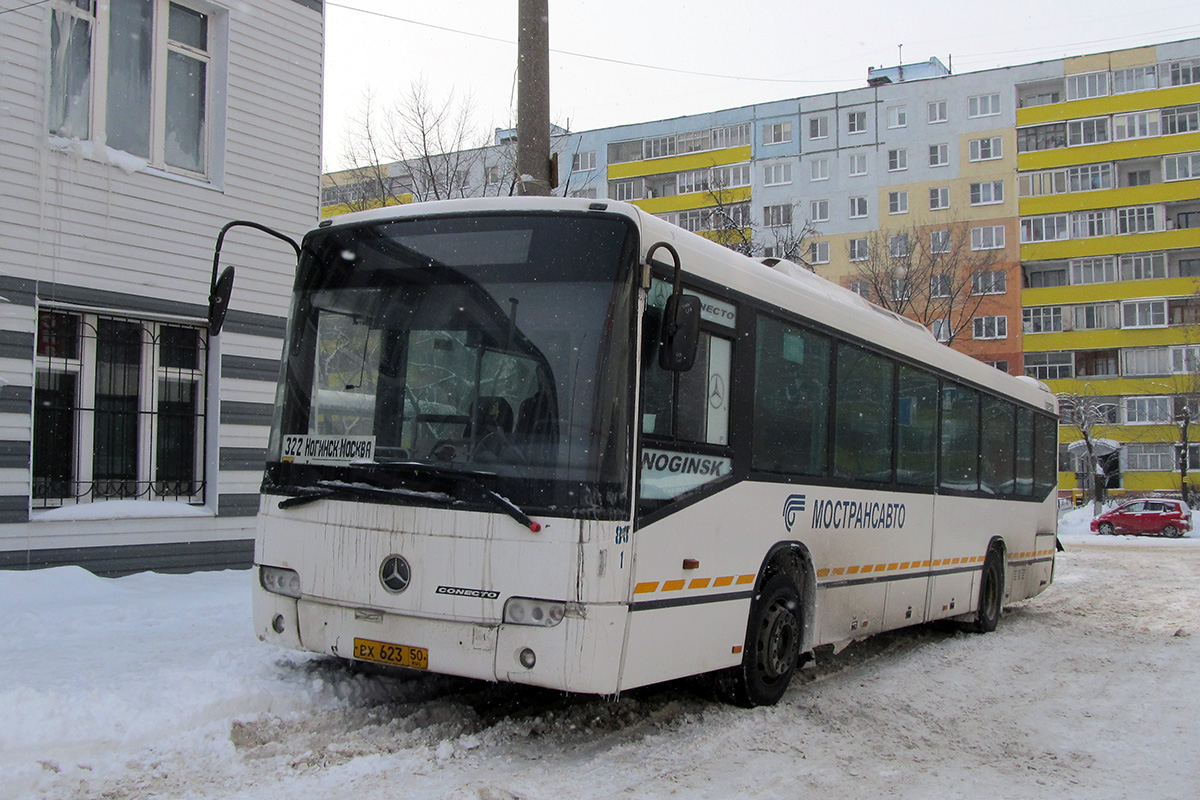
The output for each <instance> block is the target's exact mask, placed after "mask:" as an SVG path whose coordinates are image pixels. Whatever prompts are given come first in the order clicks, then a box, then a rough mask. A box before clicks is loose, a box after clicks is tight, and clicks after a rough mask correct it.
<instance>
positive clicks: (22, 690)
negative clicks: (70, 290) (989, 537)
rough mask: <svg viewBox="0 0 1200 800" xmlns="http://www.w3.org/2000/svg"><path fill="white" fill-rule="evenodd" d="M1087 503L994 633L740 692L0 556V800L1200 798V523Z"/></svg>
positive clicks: (196, 581) (942, 637)
mask: <svg viewBox="0 0 1200 800" xmlns="http://www.w3.org/2000/svg"><path fill="white" fill-rule="evenodd" d="M1080 516H1081V515H1080V514H1079V513H1078V512H1075V513H1073V514H1072V515H1069V516H1068V517H1067V518H1065V519H1064V524H1063V528H1062V530H1063V534H1062V538H1063V540H1064V544H1065V545H1066V547H1067V550H1066V552H1065V553H1061V554H1059V560H1058V566H1057V578H1056V582H1055V583H1054V585H1052V586H1051V587H1050V588H1049V590H1047V591H1046V592H1045V593H1044V594H1043V595H1041V596H1040V597H1037V598H1035V599H1033V600H1031V601H1028V602H1024V603H1019V604H1016V605H1013V606H1010V607H1009V608H1008V609H1007V611H1006V613H1005V615H1004V618H1003V619H1002V620H1001V623H1000V627H999V629H998V630H997V631H996V632H995V633H993V634H988V635H984V636H979V635H973V634H965V633H959V632H956V631H954V630H952V629H950V628H948V627H945V626H923V627H919V628H915V629H910V630H907V631H901V632H897V633H891V634H884V635H881V636H876V637H874V638H872V639H869V640H867V641H865V642H862V643H859V644H856V645H853V646H851V647H850V648H848V649H847V650H845V651H843V652H842V653H841V654H839V655H837V656H834V657H829V658H825V659H822V660H821V661H820V662H819V663H817V664H816V665H815V666H812V667H809V668H807V669H805V670H804V671H803V672H802V673H801V674H800V676H799V677H798V678H797V680H796V681H794V683H793V685H792V687H791V689H790V690H789V691H788V693H787V695H786V696H785V697H784V699H783V702H781V703H780V705H779V706H777V707H774V708H760V709H754V710H750V711H747V710H744V709H739V708H732V707H728V706H725V705H722V704H720V703H718V702H715V701H713V700H711V699H709V698H708V697H706V696H705V695H704V693H703V691H702V690H701V687H698V686H696V685H695V684H693V683H688V682H683V683H677V684H672V685H668V686H663V687H651V688H649V689H645V690H640V691H635V692H630V693H628V694H626V695H624V696H622V697H621V698H620V699H619V700H617V701H609V700H603V699H597V698H590V697H564V696H562V695H560V694H557V693H553V692H545V691H539V690H532V689H527V688H522V687H513V686H490V685H486V684H479V683H473V682H468V681H460V680H456V679H449V678H442V677H438V676H424V675H417V676H404V677H394V676H380V675H377V674H374V673H371V672H364V671H356V670H353V669H351V668H349V667H348V666H347V665H345V664H344V663H340V662H337V661H336V660H330V659H322V658H315V657H309V656H305V655H303V654H296V653H288V652H284V651H280V650H278V649H275V648H273V647H271V646H268V645H265V644H262V643H260V642H258V641H256V640H255V639H254V637H253V635H252V634H251V628H250V620H249V613H250V612H249V602H250V581H251V574H250V573H248V572H223V573H200V574H194V575H153V574H143V575H135V576H131V577H128V578H121V579H118V580H108V579H102V578H97V577H95V576H92V575H91V574H89V573H87V572H85V571H83V570H81V569H76V568H60V569H54V570H47V571H42V572H25V573H22V572H0V609H2V610H3V613H2V614H0V641H3V642H4V645H5V646H4V649H3V651H0V679H2V682H0V799H2V800H9V799H10V798H53V799H55V800H57V799H58V798H63V799H64V800H66V799H68V798H70V799H72V800H74V798H239V799H244V800H267V798H270V799H271V800H276V799H277V798H280V797H284V798H288V800H305V799H306V798H314V800H315V798H328V797H331V796H336V797H346V798H350V797H352V798H355V800H374V799H375V798H392V797H403V798H405V800H420V799H421V798H461V799H462V800H467V799H470V800H501V799H502V798H503V799H504V800H508V799H509V798H527V799H528V800H534V799H535V798H537V799H541V798H546V799H547V800H549V799H550V798H563V797H570V798H572V800H583V799H584V798H606V800H607V799H611V798H665V797H672V796H681V797H682V796H690V797H697V796H698V797H712V798H733V797H748V798H781V797H797V796H802V797H806V798H834V797H837V798H859V797H898V798H935V797H936V798H939V800H940V799H942V798H959V797H962V798H978V797H992V798H1029V797H1054V798H1088V799H1089V800H1092V799H1094V798H1125V797H1136V798H1139V800H1147V799H1148V800H1154V799H1156V798H1172V799H1176V798H1178V799H1179V800H1183V799H1184V798H1196V797H1200V755H1198V752H1197V751H1198V749H1200V735H1198V734H1200V692H1197V690H1196V684H1197V677H1198V676H1200V538H1197V535H1196V534H1195V532H1193V533H1192V534H1190V535H1189V537H1187V538H1184V539H1181V540H1171V541H1166V540H1156V539H1144V538H1143V539H1138V538H1134V537H1105V538H1100V537H1096V536H1094V535H1092V534H1090V533H1088V532H1087V531H1086V521H1084V522H1083V524H1082V525H1080V524H1079V521H1078V520H1077V519H1075V517H1080ZM1081 518H1082V517H1081Z"/></svg>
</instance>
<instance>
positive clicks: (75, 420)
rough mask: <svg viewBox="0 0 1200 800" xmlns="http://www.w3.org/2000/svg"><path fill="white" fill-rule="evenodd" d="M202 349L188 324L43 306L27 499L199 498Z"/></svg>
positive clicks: (203, 342)
mask: <svg viewBox="0 0 1200 800" xmlns="http://www.w3.org/2000/svg"><path fill="white" fill-rule="evenodd" d="M206 349H207V336H206V334H205V332H204V330H203V329H201V328H199V327H195V326H191V325H186V324H175V323H171V322H160V321H150V320H139V319H132V318H125V317H117V316H109V315H103V314H82V313H78V312H74V311H66V310H56V309H42V310H41V311H40V312H39V314H38V334H37V367H36V375H35V386H34V420H33V497H34V506H35V507H36V508H52V507H57V506H61V505H67V504H73V503H87V502H97V501H102V500H110V499H140V500H179V501H185V502H191V503H199V502H203V499H204V483H205V474H204V461H205V457H204V419H205V407H206V399H205V381H204V368H205V363H206V361H207V352H206Z"/></svg>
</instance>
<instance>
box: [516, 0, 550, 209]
mask: <svg viewBox="0 0 1200 800" xmlns="http://www.w3.org/2000/svg"><path fill="white" fill-rule="evenodd" d="M517 26H518V27H519V29H520V30H518V31H517V179H518V180H517V186H518V187H520V193H521V194H527V195H548V194H550V185H551V178H550V18H549V10H548V0H520V3H519V5H518V7H517Z"/></svg>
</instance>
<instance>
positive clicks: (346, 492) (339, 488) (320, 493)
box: [279, 481, 450, 510]
mask: <svg viewBox="0 0 1200 800" xmlns="http://www.w3.org/2000/svg"><path fill="white" fill-rule="evenodd" d="M315 485H316V486H318V487H320V488H319V489H318V490H317V491H313V492H304V493H303V494H297V495H293V496H291V497H288V498H285V499H283V500H280V501H279V508H281V509H283V510H287V509H289V508H296V507H297V506H304V505H308V504H309V503H315V502H316V501H318V500H326V499H328V498H330V497H350V498H362V497H427V498H428V497H432V498H434V499H437V500H446V499H449V497H450V496H449V495H447V494H445V493H443V492H419V491H415V490H413V489H405V488H402V487H398V488H389V487H386V486H373V485H370V484H365V483H349V482H346V481H317V482H316V484H315Z"/></svg>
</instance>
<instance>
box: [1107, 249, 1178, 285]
mask: <svg viewBox="0 0 1200 800" xmlns="http://www.w3.org/2000/svg"><path fill="white" fill-rule="evenodd" d="M1119 263H1120V270H1121V280H1123V281H1142V280H1150V279H1152V278H1165V277H1167V255H1166V253H1130V254H1127V255H1123V256H1121V258H1120V262H1119ZM1181 277H1184V276H1181Z"/></svg>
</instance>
